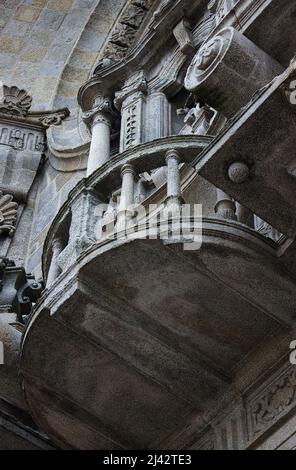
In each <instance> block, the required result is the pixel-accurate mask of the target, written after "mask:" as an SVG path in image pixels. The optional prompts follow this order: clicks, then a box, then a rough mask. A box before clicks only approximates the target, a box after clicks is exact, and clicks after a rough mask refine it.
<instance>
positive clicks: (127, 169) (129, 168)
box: [120, 163, 136, 177]
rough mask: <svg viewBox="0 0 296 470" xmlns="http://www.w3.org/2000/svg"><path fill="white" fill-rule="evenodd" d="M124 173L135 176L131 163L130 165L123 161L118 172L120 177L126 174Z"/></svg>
mask: <svg viewBox="0 0 296 470" xmlns="http://www.w3.org/2000/svg"><path fill="white" fill-rule="evenodd" d="M126 174H130V175H133V176H135V174H136V172H135V169H134V167H133V165H131V164H130V163H125V164H124V165H123V167H122V168H121V172H120V175H121V177H123V175H126Z"/></svg>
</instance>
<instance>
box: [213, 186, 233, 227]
mask: <svg viewBox="0 0 296 470" xmlns="http://www.w3.org/2000/svg"><path fill="white" fill-rule="evenodd" d="M235 212H236V205H235V202H234V201H233V199H232V198H231V197H230V196H228V194H226V193H224V191H222V190H221V189H217V203H216V205H215V213H216V214H217V216H218V217H221V218H222V219H229V220H237V217H236V215H235Z"/></svg>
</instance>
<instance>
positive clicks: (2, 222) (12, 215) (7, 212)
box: [0, 191, 18, 235]
mask: <svg viewBox="0 0 296 470" xmlns="http://www.w3.org/2000/svg"><path fill="white" fill-rule="evenodd" d="M12 200H13V197H12V196H11V195H10V194H5V195H4V194H3V193H2V191H0V234H2V233H7V232H8V233H9V235H12V233H13V232H14V230H15V221H16V215H17V208H18V205H17V203H16V202H13V201H12Z"/></svg>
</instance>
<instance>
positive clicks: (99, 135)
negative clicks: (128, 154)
mask: <svg viewBox="0 0 296 470" xmlns="http://www.w3.org/2000/svg"><path fill="white" fill-rule="evenodd" d="M113 114H114V113H113V111H112V106H111V100H110V99H109V98H105V97H103V96H99V97H97V98H96V99H95V102H94V107H93V108H92V109H91V110H90V111H88V112H86V113H84V114H83V119H84V121H85V122H86V123H87V124H88V125H89V126H90V128H91V134H92V137H91V144H90V150H89V157H88V164H87V171H86V176H89V175H90V174H91V173H93V172H94V171H95V170H97V169H98V168H100V166H102V165H103V164H104V163H105V162H107V161H108V160H109V158H110V134H111V126H112V116H113Z"/></svg>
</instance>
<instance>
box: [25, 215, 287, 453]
mask: <svg viewBox="0 0 296 470" xmlns="http://www.w3.org/2000/svg"><path fill="white" fill-rule="evenodd" d="M278 292H280V295H278ZM295 294H296V292H295V285H294V284H293V282H292V280H291V279H290V278H289V276H288V275H287V274H286V272H285V271H284V269H283V268H282V265H281V263H280V261H279V260H278V259H277V258H276V249H275V244H274V243H273V242H271V241H270V240H269V241H268V240H267V239H265V238H263V237H262V236H260V235H258V234H257V233H256V232H254V231H253V230H251V229H248V228H247V227H246V226H243V225H241V224H239V223H236V222H227V221H223V220H217V219H205V220H204V221H203V243H202V246H201V248H200V249H199V250H196V251H184V249H183V244H181V243H171V244H164V243H163V241H162V240H160V239H157V240H150V239H136V240H133V241H129V242H128V241H127V240H120V239H117V240H112V241H110V240H109V241H107V240H106V241H105V242H103V243H98V244H96V245H93V246H92V247H91V248H89V249H88V250H87V251H85V252H84V253H83V254H82V255H81V256H80V258H79V259H78V260H77V262H76V264H75V266H72V267H71V268H70V269H69V270H68V271H66V272H65V273H63V274H62V275H61V276H60V277H59V278H58V282H55V283H54V284H53V285H52V286H51V288H50V289H49V290H47V291H45V293H44V296H43V298H42V299H41V301H40V302H39V304H38V305H37V306H36V308H35V313H34V314H33V316H32V317H31V319H30V322H29V324H28V326H27V329H26V332H25V335H24V339H23V344H22V352H21V362H20V371H21V377H22V382H23V388H24V391H25V396H26V400H27V403H28V405H29V408H30V411H31V412H32V415H33V416H34V419H35V420H36V422H37V423H38V424H39V425H40V426H41V427H42V429H43V430H45V431H46V432H47V433H48V434H49V435H50V436H51V437H52V438H53V439H54V440H55V441H56V442H57V443H58V444H59V445H61V446H62V447H63V448H79V449H98V448H104V449H106V448H108V449H115V448H116V449H119V448H159V447H161V445H162V442H164V441H165V440H166V439H167V438H168V437H169V436H170V435H171V434H173V433H176V432H178V431H179V430H180V431H181V430H182V429H183V428H184V427H185V426H186V423H188V421H189V420H190V419H191V418H192V417H193V416H196V415H197V414H201V413H203V411H205V410H206V409H207V408H208V407H209V406H210V403H211V400H212V399H214V398H215V397H217V395H218V393H220V392H221V391H223V390H224V389H225V388H226V387H228V386H229V383H230V382H231V380H232V377H233V375H234V373H235V371H236V370H237V368H239V364H240V362H241V361H245V360H246V357H247V355H248V354H249V353H250V352H251V351H252V350H253V349H254V348H255V347H258V345H259V344H261V343H262V342H265V341H266V340H267V339H268V337H269V336H270V335H276V334H281V333H282V332H283V330H286V329H287V328H289V325H290V324H291V322H292V319H293V317H294V316H295V312H294V310H295V309H294V299H295ZM221 306H223V308H221Z"/></svg>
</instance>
